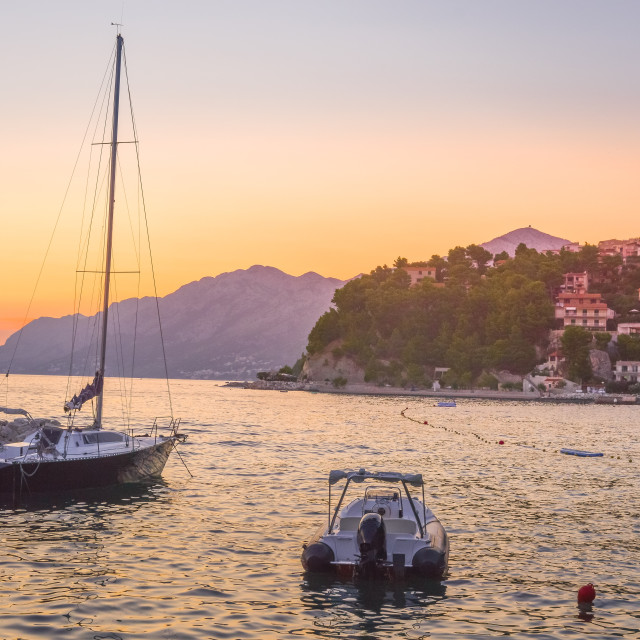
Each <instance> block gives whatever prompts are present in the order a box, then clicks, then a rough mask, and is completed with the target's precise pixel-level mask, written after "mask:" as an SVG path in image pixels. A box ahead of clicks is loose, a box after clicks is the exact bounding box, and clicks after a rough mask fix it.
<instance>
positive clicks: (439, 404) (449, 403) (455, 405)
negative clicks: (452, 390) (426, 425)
mask: <svg viewBox="0 0 640 640" xmlns="http://www.w3.org/2000/svg"><path fill="white" fill-rule="evenodd" d="M457 406H458V405H457V404H456V403H455V402H438V404H437V405H436V407H457Z"/></svg>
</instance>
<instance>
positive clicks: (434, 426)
mask: <svg viewBox="0 0 640 640" xmlns="http://www.w3.org/2000/svg"><path fill="white" fill-rule="evenodd" d="M408 408H409V407H407V408H406V409H403V410H402V411H401V412H400V415H401V416H402V417H403V418H406V419H407V420H411V422H415V423H417V424H423V425H427V426H428V427H431V428H432V429H442V430H443V431H448V432H449V433H455V434H456V435H459V436H473V437H474V438H476V439H478V440H480V441H481V442H484V443H486V444H498V445H504V444H510V445H512V446H515V447H524V448H526V449H536V450H537V451H542V452H543V453H547V448H546V447H545V448H542V447H540V446H539V445H535V444H530V443H528V442H508V443H507V442H505V441H504V440H495V441H494V440H487V438H484V437H483V436H481V435H480V434H478V433H474V432H473V431H458V430H457V429H452V428H450V427H443V426H441V425H437V424H432V423H430V422H428V421H427V420H417V419H416V418H412V417H411V416H407V415H405V411H406V410H407V409H408ZM564 451H567V449H565V450H564ZM549 453H563V451H561V450H560V449H550V450H549ZM585 457H595V456H585ZM597 457H603V458H610V459H612V460H621V459H622V458H621V457H620V456H614V455H604V454H602V456H597ZM629 462H633V459H632V458H629Z"/></svg>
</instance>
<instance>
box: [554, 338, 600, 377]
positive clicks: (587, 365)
mask: <svg viewBox="0 0 640 640" xmlns="http://www.w3.org/2000/svg"><path fill="white" fill-rule="evenodd" d="M591 341H592V336H591V334H590V333H589V332H588V331H587V330H586V329H583V328H582V327H567V328H566V329H565V330H564V333H563V334H562V352H563V353H564V357H565V358H566V361H567V365H568V368H569V371H568V377H569V379H570V380H573V381H574V382H581V383H582V384H584V383H586V382H587V381H588V380H590V378H591V377H592V375H593V370H592V368H591V360H590V358H589V346H590V345H591Z"/></svg>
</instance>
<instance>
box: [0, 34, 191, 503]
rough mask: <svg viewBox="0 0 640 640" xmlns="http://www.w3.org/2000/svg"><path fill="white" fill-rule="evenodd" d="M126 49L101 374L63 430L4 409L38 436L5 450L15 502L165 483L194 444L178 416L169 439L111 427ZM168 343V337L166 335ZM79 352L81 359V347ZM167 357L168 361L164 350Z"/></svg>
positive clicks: (115, 117) (120, 42)
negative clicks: (162, 478)
mask: <svg viewBox="0 0 640 640" xmlns="http://www.w3.org/2000/svg"><path fill="white" fill-rule="evenodd" d="M123 47H124V39H123V37H122V35H121V34H120V33H118V34H117V37H116V51H115V61H114V65H115V68H114V80H113V99H112V100H113V101H112V120H111V140H110V142H109V145H110V162H109V173H108V177H109V180H108V183H109V185H108V196H107V217H106V229H105V232H106V239H105V241H104V271H103V281H102V308H101V311H100V312H99V314H97V316H96V319H97V318H99V320H100V326H99V337H98V347H99V356H98V359H97V368H96V370H95V375H94V378H93V380H92V381H91V382H89V383H88V384H87V385H86V386H85V387H84V388H83V389H82V390H81V391H80V392H79V393H77V394H76V395H74V396H73V397H72V398H71V399H70V400H67V401H66V402H65V403H64V412H65V414H67V418H66V419H67V426H66V427H63V426H61V425H60V423H59V422H58V421H55V420H53V421H51V420H35V419H34V418H32V416H31V415H30V413H29V412H28V411H26V410H24V409H15V408H9V407H0V412H4V413H7V414H20V415H23V416H25V418H22V419H20V420H23V421H24V420H26V421H27V426H29V427H32V431H31V432H30V433H28V435H26V436H25V437H24V438H23V440H22V441H21V442H14V443H9V444H5V445H0V494H6V493H10V494H13V496H14V498H15V497H16V496H18V495H22V494H23V493H24V492H31V491H52V490H63V489H64V490H66V489H85V488H92V487H101V486H108V485H113V484H122V483H128V482H137V481H140V480H144V479H146V478H149V477H153V476H157V475H159V474H160V473H161V472H162V470H163V469H164V466H165V463H166V461H167V459H168V457H169V455H170V453H171V451H172V450H173V449H174V448H175V446H176V444H177V443H178V442H180V441H183V440H184V439H185V437H186V436H184V435H182V434H179V433H178V426H179V424H180V420H179V419H178V418H174V417H173V416H171V418H170V422H169V433H168V434H167V435H160V434H159V433H158V419H157V418H156V420H155V421H154V422H153V424H152V425H151V426H150V427H149V428H147V431H148V433H145V434H144V435H134V434H133V432H132V430H130V429H128V430H127V431H115V430H111V429H106V428H104V425H103V416H104V388H105V385H104V379H105V374H106V367H107V351H108V349H109V348H110V346H109V341H108V327H109V310H110V304H111V285H112V282H111V276H112V273H114V270H113V236H114V213H115V201H116V200H115V191H116V175H117V169H118V144H119V141H118V127H119V110H120V85H121V69H122V62H123ZM134 128H135V125H134ZM154 281H155V279H154ZM156 304H157V296H156ZM78 316H79V314H78ZM158 321H159V309H158ZM74 328H75V322H74ZM160 336H162V330H161V328H160ZM113 346H115V345H113ZM71 351H72V357H73V346H72V349H71ZM162 352H163V357H164V348H163V350H162ZM166 370H167V367H166V362H165V371H166ZM70 375H71V371H70ZM7 376H8V373H7ZM167 383H168V376H167ZM94 399H95V407H94V415H93V422H92V423H91V424H90V425H89V426H87V427H80V426H78V425H77V424H76V420H75V418H76V412H78V411H80V410H81V409H82V407H83V405H84V404H85V403H87V402H90V401H93V400H94ZM169 402H170V400H169ZM92 404H93V402H92ZM171 413H173V412H171ZM16 422H17V420H16Z"/></svg>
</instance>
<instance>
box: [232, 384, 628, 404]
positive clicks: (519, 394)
mask: <svg viewBox="0 0 640 640" xmlns="http://www.w3.org/2000/svg"><path fill="white" fill-rule="evenodd" d="M223 386H225V387H235V388H241V389H258V390H263V391H283V392H284V391H307V392H310V393H336V394H347V395H349V394H350V395H376V396H418V397H427V398H437V399H439V400H441V401H446V400H455V399H456V398H478V399H483V400H522V401H537V402H574V403H579V404H589V403H597V404H638V398H637V396H634V395H620V394H617V395H609V394H600V393H576V392H562V391H560V390H555V391H551V392H548V393H544V394H542V393H541V392H539V391H537V390H536V391H493V390H491V389H461V390H454V389H443V390H440V391H433V390H431V389H418V388H416V389H407V388H403V387H391V386H378V385H376V384H368V383H366V382H362V383H353V384H346V385H345V386H344V387H338V388H336V387H334V386H333V384H332V383H331V382H270V381H266V380H257V381H255V382H227V383H226V384H224V385H223Z"/></svg>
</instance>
